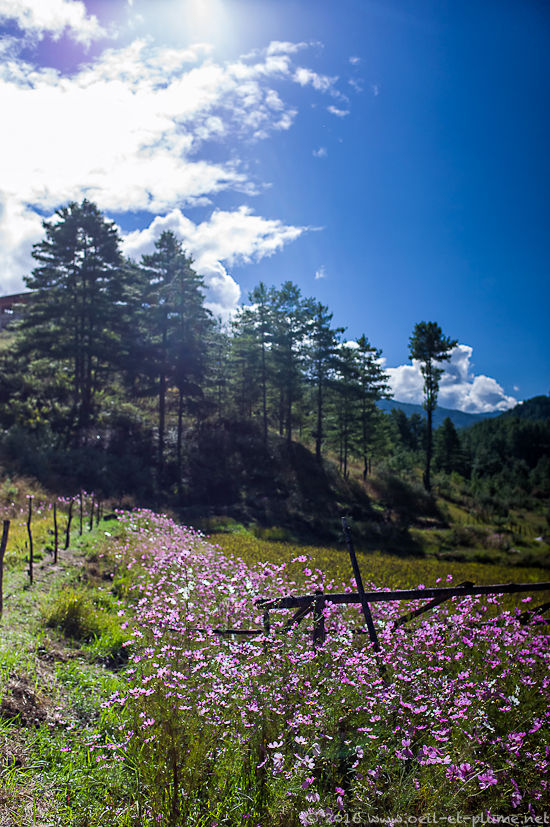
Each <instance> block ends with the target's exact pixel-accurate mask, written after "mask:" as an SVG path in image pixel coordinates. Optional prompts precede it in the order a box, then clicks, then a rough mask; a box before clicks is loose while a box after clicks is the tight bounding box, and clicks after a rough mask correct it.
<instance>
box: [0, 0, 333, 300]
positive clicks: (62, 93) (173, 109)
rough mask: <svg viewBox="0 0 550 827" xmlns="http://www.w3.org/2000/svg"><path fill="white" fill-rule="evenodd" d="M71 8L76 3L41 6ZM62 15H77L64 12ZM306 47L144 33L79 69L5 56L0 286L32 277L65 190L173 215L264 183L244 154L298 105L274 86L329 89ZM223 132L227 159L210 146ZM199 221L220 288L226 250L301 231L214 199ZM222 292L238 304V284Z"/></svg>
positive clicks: (114, 208)
mask: <svg viewBox="0 0 550 827" xmlns="http://www.w3.org/2000/svg"><path fill="white" fill-rule="evenodd" d="M0 4H4V6H6V0H0ZM12 5H13V3H11V2H10V3H8V6H9V7H10V8H11V7H12ZM65 5H67V6H68V5H70V6H71V7H73V6H78V5H79V4H77V3H70V4H69V3H68V2H67V0H58V2H57V3H51V4H48V3H44V4H43V6H44V8H45V7H48V8H49V7H51V9H53V8H55V9H61V10H62V9H63V8H64V7H65ZM1 8H2V6H1V5H0V9H1ZM15 8H17V9H19V10H20V11H21V14H23V11H22V10H24V9H30V10H33V9H34V10H35V11H36V10H37V9H38V8H39V6H38V3H32V2H30V0H28V2H25V3H23V2H21V3H20V4H19V5H18V4H17V3H16V4H15ZM40 8H42V6H40ZM51 9H50V10H51ZM44 13H45V12H44ZM73 13H74V10H73ZM33 14H34V12H33ZM36 14H38V11H36ZM52 14H53V12H52ZM28 15H31V11H28ZM12 16H13V15H12ZM34 19H36V20H38V19H39V18H38V17H36V18H33V17H32V16H29V17H28V20H31V21H32V20H34ZM40 19H42V18H40ZM61 19H65V20H68V19H69V18H62V15H61V12H59V20H61ZM78 19H80V18H78ZM90 19H91V18H90ZM52 20H53V18H52ZM75 20H76V18H75ZM28 25H29V26H30V25H31V23H28ZM44 25H45V24H44ZM59 25H60V26H61V23H59ZM66 25H69V23H66ZM75 25H76V23H75ZM83 25H84V24H83ZM90 25H91V24H90ZM51 26H52V27H53V23H51ZM52 30H53V29H52ZM305 45H306V44H301V43H299V44H289V43H281V42H278V43H273V44H271V45H270V46H269V47H268V48H266V49H264V50H263V51H261V52H256V53H255V54H253V55H249V56H248V57H243V58H240V59H236V60H232V61H229V62H225V63H221V62H216V61H214V60H213V58H212V54H211V47H210V46H208V45H207V44H204V43H202V44H200V43H199V44H196V45H194V46H189V47H186V48H182V49H175V48H162V47H154V46H153V45H151V43H150V42H148V41H146V40H136V41H134V42H133V43H131V44H130V45H128V46H126V47H124V48H117V49H107V50H105V51H104V52H103V53H102V54H101V55H100V56H99V57H98V58H97V59H95V60H94V61H92V62H90V63H89V64H88V65H85V66H82V67H81V68H80V69H79V70H78V71H77V72H75V73H74V74H72V75H65V74H61V73H60V72H58V71H56V70H54V69H51V68H44V67H42V68H39V67H35V66H33V65H31V64H29V63H25V62H23V61H21V60H18V59H17V58H12V59H8V60H5V61H3V62H2V63H0V106H1V109H2V112H3V115H4V118H5V121H6V123H9V129H5V130H4V131H3V133H2V153H1V154H0V203H1V204H2V206H3V208H2V211H1V212H0V238H1V239H2V241H3V242H4V243H3V261H2V270H0V279H1V283H2V289H5V288H6V285H10V289H11V287H14V288H15V289H18V287H20V286H21V278H22V275H23V274H24V273H25V272H28V270H29V268H30V264H31V261H30V250H31V245H32V242H33V241H36V240H37V239H38V237H39V236H40V218H39V215H40V214H44V213H47V214H51V213H53V211H54V210H55V209H56V208H57V207H59V206H60V205H62V204H65V203H67V202H68V201H71V200H75V201H79V200H81V199H82V197H84V196H85V197H87V198H89V199H90V200H93V201H94V202H96V203H97V204H98V206H99V207H100V209H102V210H104V211H106V212H107V213H109V212H111V213H113V212H117V213H122V212H126V211H130V210H132V211H137V210H143V211H148V212H150V213H153V214H157V215H159V216H163V215H164V216H165V217H166V216H168V217H169V216H170V215H171V214H172V211H173V210H174V209H175V208H176V207H177V208H178V209H180V208H181V207H182V206H183V207H184V206H197V205H203V206H204V205H208V204H214V203H215V199H216V196H217V195H218V194H219V193H221V192H222V191H226V190H233V191H234V192H235V191H236V192H240V193H242V194H245V195H253V194H255V193H256V192H257V191H258V190H259V186H260V185H259V183H258V182H257V181H255V180H254V179H253V178H251V177H250V175H249V172H248V169H247V167H246V166H245V164H244V163H243V162H242V161H241V160H240V157H239V148H240V146H241V145H242V144H243V142H249V141H251V140H252V141H255V140H263V139H266V138H268V137H269V136H272V135H274V134H276V133H277V132H280V131H282V130H287V129H289V128H290V127H291V126H292V123H293V121H294V118H295V117H296V114H297V110H296V108H295V106H289V105H288V104H287V103H286V102H285V100H284V99H283V97H282V95H281V90H280V89H279V88H276V86H277V85H278V86H281V85H282V84H284V83H286V84H295V85H298V86H304V85H305V86H311V87H313V88H314V89H315V90H317V91H318V92H319V93H324V92H330V90H331V88H332V84H333V80H334V79H331V78H326V77H324V76H321V75H317V74H316V73H315V72H312V71H310V70H309V69H306V68H304V67H299V68H298V69H296V68H295V67H294V66H293V64H292V55H293V53H294V52H296V51H299V50H302V49H303V48H305ZM37 124H39V125H40V127H39V128H37ZM213 143H217V144H218V147H219V151H218V152H217V153H216V160H213V155H212V153H211V152H210V151H209V150H207V148H206V145H207V144H208V146H209V147H210V146H211V145H212V144H213ZM198 228H200V231H199V229H195V230H194V231H193V232H192V233H191V230H189V234H188V235H189V237H190V239H191V236H192V240H193V244H194V247H193V248H192V249H196V250H199V249H200V250H201V251H202V252H201V256H202V259H201V260H202V261H204V262H206V261H207V257H208V255H211V258H210V259H209V262H210V263H209V267H210V272H211V274H212V279H211V281H212V284H213V285H214V284H218V285H220V284H221V283H222V282H223V280H224V278H225V276H224V275H223V273H222V271H221V270H220V266H221V265H219V262H220V261H225V262H227V263H229V264H231V263H232V262H233V261H237V260H239V261H241V262H244V261H247V260H253V259H255V258H257V257H261V256H263V255H270V254H272V253H273V252H275V251H277V250H280V249H281V247H282V246H283V245H284V244H286V243H287V242H288V241H291V240H293V239H294V238H296V237H297V236H298V235H299V234H300V233H301V232H303V228H297V227H286V226H285V225H283V224H282V222H279V221H276V220H268V219H263V218H262V217H260V216H255V215H253V214H252V212H251V211H250V210H247V209H246V208H244V207H242V208H241V209H240V210H236V211H233V212H232V213H228V212H223V211H216V210H214V212H213V214H212V216H211V218H210V219H209V221H207V222H205V223H204V224H201V225H198ZM209 233H210V242H209V243H207V241H208V240H207V236H208V234H209ZM214 235H216V236H217V237H216V239H214V238H213V237H214ZM199 236H200V238H199ZM186 237H187V236H186ZM208 244H210V248H211V249H212V250H214V252H212V253H208V250H209V246H208ZM216 262H218V264H216ZM205 267H206V264H205ZM220 279H221V282H220ZM227 283H228V284H229V282H227ZM219 293H220V296H222V294H223V297H224V300H225V299H227V300H228V301H230V303H233V301H234V296H235V290H234V289H233V288H231V290H230V292H229V294H228V293H224V291H223V290H222V288H221V287H220V290H219ZM220 301H221V299H220Z"/></svg>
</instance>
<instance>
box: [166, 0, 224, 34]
mask: <svg viewBox="0 0 550 827" xmlns="http://www.w3.org/2000/svg"><path fill="white" fill-rule="evenodd" d="M170 18H171V19H170V25H171V26H172V25H174V26H175V27H177V29H178V30H179V31H180V32H181V33H182V35H185V37H186V38H190V39H192V40H201V41H202V40H204V41H208V42H209V43H212V44H214V45H222V44H223V43H224V42H225V41H227V40H228V39H230V38H231V37H232V34H233V26H234V15H233V14H230V11H229V8H228V2H227V0H181V2H180V3H176V4H174V6H173V10H172V13H171V15H170Z"/></svg>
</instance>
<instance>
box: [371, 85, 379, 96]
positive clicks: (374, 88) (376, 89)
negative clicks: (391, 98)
mask: <svg viewBox="0 0 550 827" xmlns="http://www.w3.org/2000/svg"><path fill="white" fill-rule="evenodd" d="M371 89H372V94H373V95H374V97H375V98H377V97H378V95H379V94H380V86H379V85H378V83H373V84H371Z"/></svg>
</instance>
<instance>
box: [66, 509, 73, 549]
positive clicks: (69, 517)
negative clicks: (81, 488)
mask: <svg viewBox="0 0 550 827" xmlns="http://www.w3.org/2000/svg"><path fill="white" fill-rule="evenodd" d="M72 519H73V500H71V501H70V503H69V514H68V517H67V530H66V531H65V551H67V549H68V548H69V543H70V542H71V522H72Z"/></svg>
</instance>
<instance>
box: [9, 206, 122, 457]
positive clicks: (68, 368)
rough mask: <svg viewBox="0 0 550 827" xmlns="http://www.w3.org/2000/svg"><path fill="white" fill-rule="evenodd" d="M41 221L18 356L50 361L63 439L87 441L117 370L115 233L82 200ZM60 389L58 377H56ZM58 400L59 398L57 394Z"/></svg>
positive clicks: (117, 264)
mask: <svg viewBox="0 0 550 827" xmlns="http://www.w3.org/2000/svg"><path fill="white" fill-rule="evenodd" d="M56 216H57V219H53V220H51V221H44V222H43V226H44V230H45V233H46V238H45V239H44V240H43V241H41V242H39V243H38V244H35V246H34V249H33V257H34V258H35V260H36V261H37V262H38V264H37V266H36V267H35V269H34V270H33V272H32V274H31V275H30V276H27V277H26V278H25V283H26V285H27V287H28V288H29V289H30V290H32V291H33V294H32V297H31V300H30V301H29V303H28V305H27V306H26V308H25V314H24V318H23V321H22V323H21V326H20V335H19V341H18V351H19V353H20V354H22V355H24V356H25V357H26V358H27V359H28V360H32V361H34V362H36V361H37V360H41V359H48V360H51V361H52V362H53V363H55V366H56V369H57V370H58V371H60V372H61V374H62V376H63V377H64V378H65V385H66V394H67V398H68V402H69V411H68V413H67V417H66V423H67V425H66V434H67V439H68V440H74V441H75V442H76V443H81V442H83V441H86V440H87V438H88V435H89V429H90V427H91V426H92V425H93V423H94V421H95V419H96V416H97V412H98V411H97V400H98V397H99V394H100V392H101V391H102V389H103V388H105V386H106V384H107V382H108V378H109V376H110V374H112V372H113V371H114V370H115V369H116V367H117V366H118V363H117V360H118V357H119V355H120V343H121V335H122V329H123V323H124V318H125V308H126V304H125V291H126V277H125V268H124V266H123V259H122V255H121V252H120V248H119V245H120V241H119V237H118V232H117V229H116V227H115V225H114V224H113V222H111V221H107V220H106V219H105V218H104V216H103V215H102V213H101V212H100V210H99V209H98V208H97V206H96V205H95V204H92V203H91V202H90V201H87V200H86V199H84V200H83V201H82V203H81V204H76V203H74V202H73V203H70V204H69V205H68V206H67V207H63V208H62V209H59V210H57V212H56ZM58 381H59V384H60V385H61V384H62V383H61V377H59V376H58ZM61 395H62V394H61Z"/></svg>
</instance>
